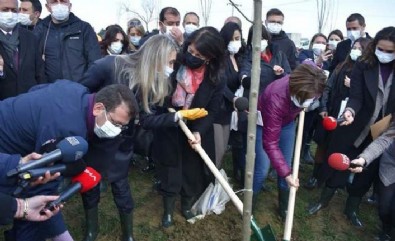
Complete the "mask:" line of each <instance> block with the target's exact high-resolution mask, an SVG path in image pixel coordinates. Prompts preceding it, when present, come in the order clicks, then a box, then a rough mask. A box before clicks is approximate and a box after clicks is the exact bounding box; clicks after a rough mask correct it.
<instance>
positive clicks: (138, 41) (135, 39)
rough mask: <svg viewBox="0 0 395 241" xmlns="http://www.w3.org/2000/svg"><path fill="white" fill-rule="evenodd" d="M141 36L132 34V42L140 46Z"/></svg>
mask: <svg viewBox="0 0 395 241" xmlns="http://www.w3.org/2000/svg"><path fill="white" fill-rule="evenodd" d="M140 39H141V37H140V36H130V42H131V43H132V44H133V45H134V46H140Z"/></svg>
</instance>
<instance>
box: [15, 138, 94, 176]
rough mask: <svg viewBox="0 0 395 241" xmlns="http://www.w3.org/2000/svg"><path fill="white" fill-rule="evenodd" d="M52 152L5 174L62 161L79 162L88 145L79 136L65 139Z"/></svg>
mask: <svg viewBox="0 0 395 241" xmlns="http://www.w3.org/2000/svg"><path fill="white" fill-rule="evenodd" d="M56 148H57V149H55V150H54V151H51V152H49V153H45V154H44V155H43V156H42V157H41V158H40V159H38V160H32V161H29V162H28V163H25V164H20V165H18V166H17V167H16V168H14V169H12V170H10V171H9V172H8V173H7V176H8V177H11V176H14V175H17V174H20V173H24V172H27V171H29V170H32V169H36V168H42V167H44V166H47V165H48V164H51V163H55V162H57V161H60V160H61V161H62V162H63V163H70V162H75V161H77V160H80V159H81V158H82V157H83V156H84V155H85V154H86V152H87V151H88V143H87V142H86V141H85V139H84V138H82V137H80V136H70V137H66V138H65V139H63V140H62V141H60V142H59V143H58V144H57V145H56Z"/></svg>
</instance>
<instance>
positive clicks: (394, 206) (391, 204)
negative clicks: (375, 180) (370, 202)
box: [378, 180, 395, 238]
mask: <svg viewBox="0 0 395 241" xmlns="http://www.w3.org/2000/svg"><path fill="white" fill-rule="evenodd" d="M378 189H379V195H380V197H379V217H380V220H381V222H382V224H383V231H384V232H387V233H389V232H390V231H391V228H393V229H395V183H393V184H391V185H389V186H388V187H386V186H384V184H383V183H382V182H381V180H380V182H379V184H378ZM392 238H395V237H392Z"/></svg>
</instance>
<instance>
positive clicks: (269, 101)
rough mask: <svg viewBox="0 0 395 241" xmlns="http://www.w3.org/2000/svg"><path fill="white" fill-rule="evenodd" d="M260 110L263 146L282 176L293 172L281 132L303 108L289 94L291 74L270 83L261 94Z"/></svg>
mask: <svg viewBox="0 0 395 241" xmlns="http://www.w3.org/2000/svg"><path fill="white" fill-rule="evenodd" d="M258 110H260V111H261V115H262V120H263V131H262V142H263V148H264V149H265V151H266V153H267V155H268V156H269V159H270V162H271V164H272V166H273V168H274V169H276V171H277V174H278V175H279V176H280V177H286V176H288V175H289V174H291V168H290V167H289V166H288V164H287V162H286V161H285V158H284V155H283V153H282V152H281V150H280V146H279V142H280V133H281V129H282V127H283V126H286V125H287V124H289V123H291V122H292V121H293V120H294V119H295V117H296V116H297V115H298V114H299V113H300V111H301V110H302V109H301V108H298V107H296V106H295V105H294V104H293V103H292V101H291V96H290V94H289V75H286V76H284V77H282V78H281V79H278V80H276V81H274V82H273V83H271V84H269V85H268V86H267V87H266V89H265V91H264V92H263V94H261V95H260V96H259V100H258Z"/></svg>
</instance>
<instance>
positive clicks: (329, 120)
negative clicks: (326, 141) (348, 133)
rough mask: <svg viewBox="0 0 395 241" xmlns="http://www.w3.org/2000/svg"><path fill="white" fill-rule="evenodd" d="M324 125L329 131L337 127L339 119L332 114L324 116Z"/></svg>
mask: <svg viewBox="0 0 395 241" xmlns="http://www.w3.org/2000/svg"><path fill="white" fill-rule="evenodd" d="M322 126H323V127H324V129H325V130H327V131H332V130H334V129H336V127H337V120H336V119H335V118H334V117H332V116H327V117H324V119H323V120H322Z"/></svg>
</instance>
